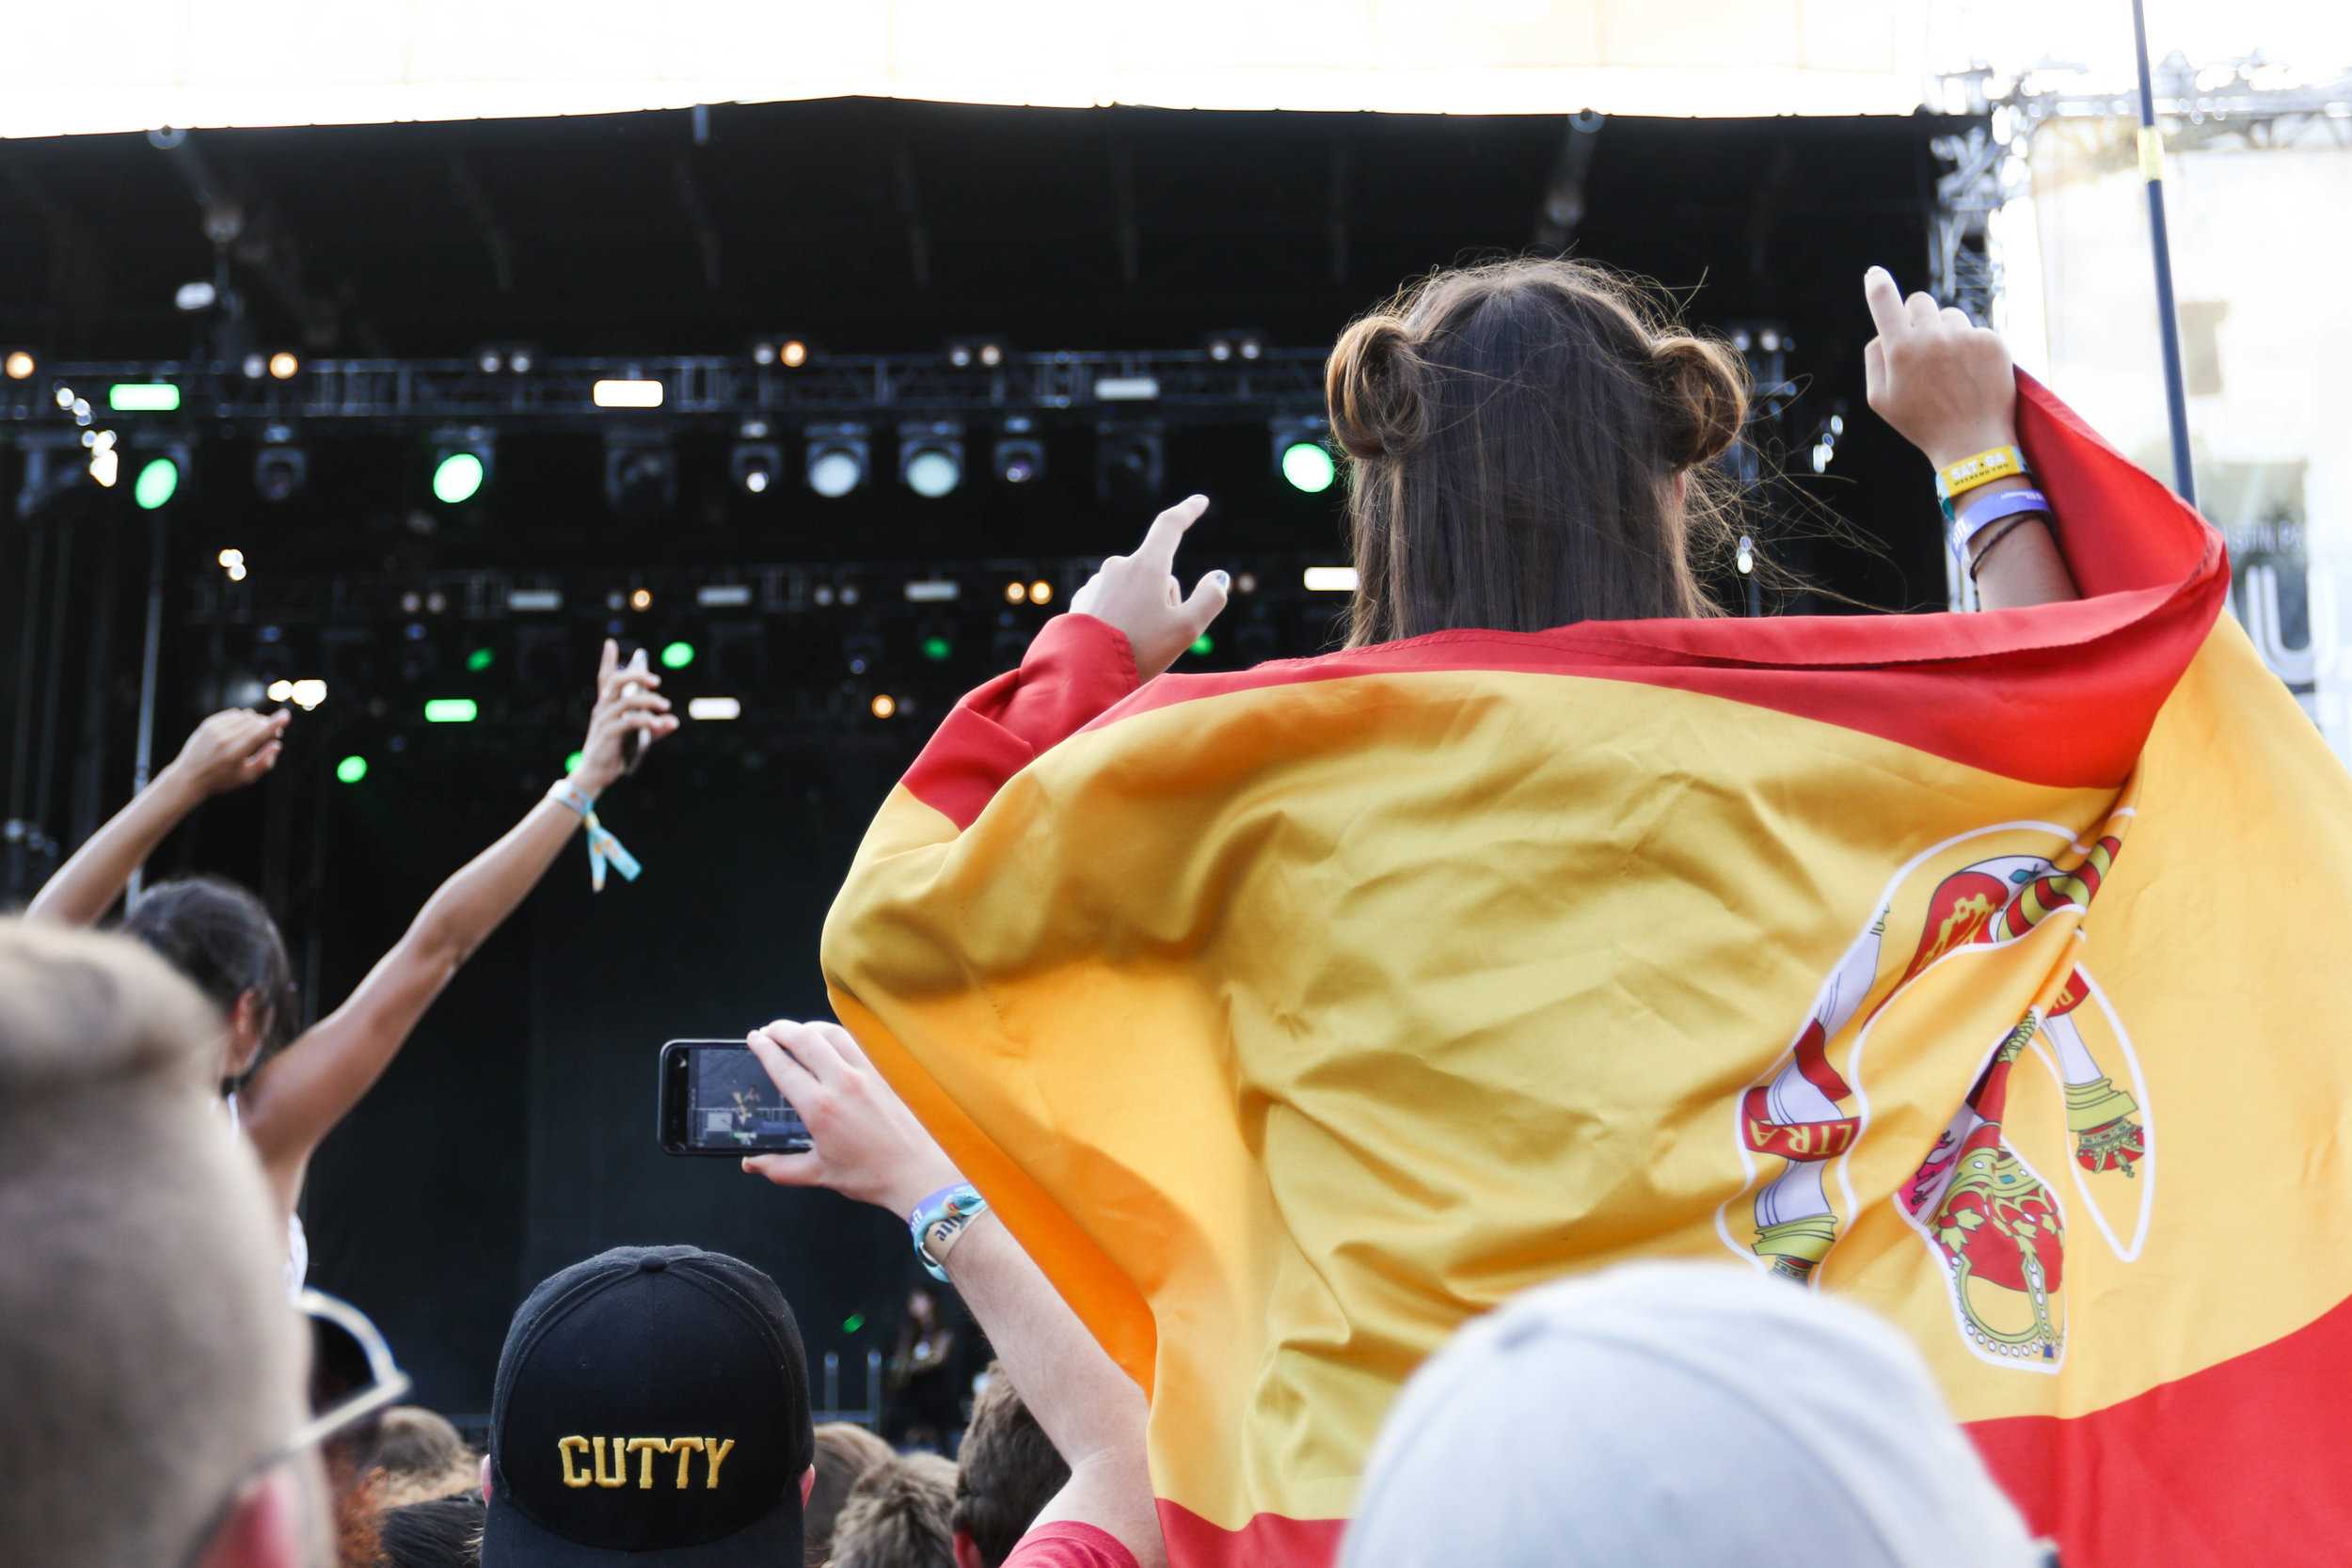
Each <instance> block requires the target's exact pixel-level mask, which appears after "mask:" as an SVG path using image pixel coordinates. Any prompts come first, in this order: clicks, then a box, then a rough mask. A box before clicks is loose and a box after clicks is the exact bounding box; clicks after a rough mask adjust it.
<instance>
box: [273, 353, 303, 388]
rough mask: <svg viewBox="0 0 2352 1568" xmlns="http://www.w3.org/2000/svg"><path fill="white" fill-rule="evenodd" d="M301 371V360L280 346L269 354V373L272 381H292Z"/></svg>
mask: <svg viewBox="0 0 2352 1568" xmlns="http://www.w3.org/2000/svg"><path fill="white" fill-rule="evenodd" d="M301 371H302V361H301V360H300V359H298V358H296V357H295V356H293V355H291V354H289V353H287V352H286V351H285V350H284V349H282V348H281V349H279V350H278V352H277V353H276V354H273V355H271V356H269V375H270V379H271V380H272V381H292V380H293V379H294V377H295V376H296V375H298V374H299V373H301Z"/></svg>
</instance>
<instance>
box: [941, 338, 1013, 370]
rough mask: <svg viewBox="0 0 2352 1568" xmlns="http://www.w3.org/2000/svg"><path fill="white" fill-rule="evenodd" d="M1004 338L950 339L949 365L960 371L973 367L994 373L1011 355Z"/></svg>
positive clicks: (948, 350) (948, 349)
mask: <svg viewBox="0 0 2352 1568" xmlns="http://www.w3.org/2000/svg"><path fill="white" fill-rule="evenodd" d="M1008 354H1009V350H1008V349H1007V348H1006V346H1005V341H1004V340H1003V339H1002V338H986V337H982V338H950V339H948V340H947V363H949V364H950V365H953V366H955V367H956V369H958V370H963V369H966V368H968V367H970V366H973V365H977V366H979V367H980V368H981V369H982V370H986V371H993V370H994V369H996V368H997V367H998V366H999V365H1002V364H1003V363H1004V362H1005V359H1006V357H1007V356H1008Z"/></svg>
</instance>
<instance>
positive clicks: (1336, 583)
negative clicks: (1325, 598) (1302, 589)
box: [1306, 566, 1356, 594]
mask: <svg viewBox="0 0 2352 1568" xmlns="http://www.w3.org/2000/svg"><path fill="white" fill-rule="evenodd" d="M1306 583H1307V592H1308V593H1310V594H1353V593H1354V592H1356V568H1355V567H1353V566H1310V567H1308V568H1307V575H1306Z"/></svg>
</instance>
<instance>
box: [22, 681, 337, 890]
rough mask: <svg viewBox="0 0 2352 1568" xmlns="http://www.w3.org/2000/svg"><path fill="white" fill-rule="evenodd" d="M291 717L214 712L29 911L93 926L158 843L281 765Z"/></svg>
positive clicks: (76, 855)
mask: <svg viewBox="0 0 2352 1568" xmlns="http://www.w3.org/2000/svg"><path fill="white" fill-rule="evenodd" d="M291 717H292V715H290V714H287V713H282V712H281V713H277V714H273V715H270V716H268V717H266V718H265V717H263V716H262V715H261V714H258V713H255V712H254V711H252V710H251V709H250V708H241V707H237V708H230V709H229V710H228V711H227V712H224V713H215V714H214V715H213V716H212V717H211V718H210V719H207V720H205V721H204V722H202V723H201V724H199V725H198V726H197V727H196V731H195V733H194V734H192V735H190V736H188V738H187V743H186V744H185V745H183V746H182V747H181V748H180V754H179V755H178V756H177V757H175V758H173V759H172V761H171V762H170V763H169V764H168V765H167V766H166V767H165V768H164V770H163V771H162V772H160V773H158V774H156V775H155V777H154V779H153V780H152V781H151V782H150V783H149V784H148V786H147V787H146V788H145V789H142V790H140V791H139V792H138V794H136V795H135V796H133V797H132V799H131V803H130V804H129V805H127V806H124V807H123V808H122V809H121V810H120V811H119V812H117V813H115V815H114V816H111V817H109V818H107V819H106V824H105V826H103V827H102V828H100V829H99V830H98V831H97V832H94V833H92V834H90V836H89V840H88V842H87V843H85V844H84V845H83V846H82V847H80V848H79V849H77V850H75V851H74V852H73V858H72V860H70V861H68V862H66V863H65V864H63V865H61V866H59V867H58V868H57V872H56V875H55V876H53V877H51V878H50V879H49V880H48V881H47V882H46V883H45V884H43V885H42V887H41V890H40V893H39V894H37V895H34V898H33V902H32V904H31V905H30V906H29V907H28V908H26V910H25V911H24V912H25V913H26V914H27V915H29V916H31V917H32V918H34V919H36V920H54V921H56V922H57V923H58V924H60V925H64V926H95V925H97V924H98V922H99V920H100V919H101V918H102V917H103V916H104V914H105V912H106V911H108V910H110V909H112V908H114V903H115V900H116V899H118V898H119V897H121V896H122V890H123V889H124V888H125V887H127V886H129V885H130V881H131V874H132V873H133V872H135V871H136V870H137V869H138V868H139V867H140V866H142V865H145V864H146V863H147V857H148V856H150V855H151V854H153V853H154V852H155V847H156V846H157V845H159V844H161V843H163V841H164V840H165V839H167V838H168V837H170V836H171V830H172V829H174V828H176V827H178V826H179V825H180V824H181V823H183V822H184V821H186V820H187V818H188V816H189V815H190V814H191V813H193V812H194V811H195V810H196V808H197V807H199V806H200V805H202V804H203V803H204V802H205V801H206V800H209V799H211V798H212V797H213V796H215V795H218V794H220V793H221V792H222V791H224V790H230V789H236V788H240V787H242V786H243V785H246V784H251V783H252V782H253V781H254V780H256V779H258V778H260V777H261V776H262V774H264V773H266V772H268V771H269V770H270V769H271V768H275V767H276V766H277V765H278V753H279V752H281V751H283V750H284V747H285V742H284V736H285V734H286V723H287V721H288V720H289V719H290V718H291Z"/></svg>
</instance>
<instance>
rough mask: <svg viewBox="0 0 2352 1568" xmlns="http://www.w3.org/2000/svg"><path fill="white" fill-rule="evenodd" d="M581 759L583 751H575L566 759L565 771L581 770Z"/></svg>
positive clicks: (575, 771)
mask: <svg viewBox="0 0 2352 1568" xmlns="http://www.w3.org/2000/svg"><path fill="white" fill-rule="evenodd" d="M581 760H582V757H581V753H580V752H573V753H572V754H571V755H570V756H567V757H565V758H564V772H566V773H577V772H579V771H580V762H581Z"/></svg>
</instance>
